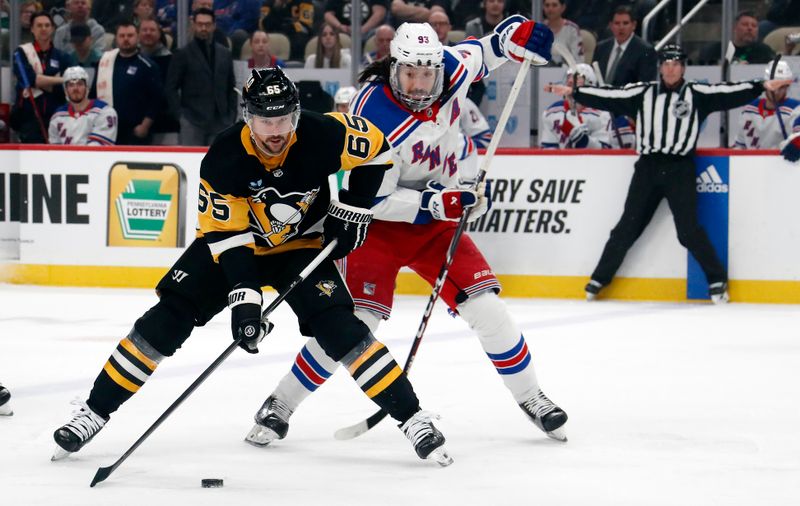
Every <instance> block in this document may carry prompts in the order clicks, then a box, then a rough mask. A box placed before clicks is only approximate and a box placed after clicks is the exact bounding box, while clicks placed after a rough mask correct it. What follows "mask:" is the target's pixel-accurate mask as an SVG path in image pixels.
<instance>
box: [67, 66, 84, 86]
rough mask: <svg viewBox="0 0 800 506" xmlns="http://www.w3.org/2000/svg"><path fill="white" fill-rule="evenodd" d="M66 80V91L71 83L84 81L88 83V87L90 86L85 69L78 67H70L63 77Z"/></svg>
mask: <svg viewBox="0 0 800 506" xmlns="http://www.w3.org/2000/svg"><path fill="white" fill-rule="evenodd" d="M62 77H63V78H64V89H65V90H66V89H67V83H68V82H70V81H81V80H82V81H83V82H84V83H86V86H89V74H87V73H86V70H84V68H83V67H80V66H78V65H76V66H74V67H69V68H67V70H65V71H64V74H63V75H62Z"/></svg>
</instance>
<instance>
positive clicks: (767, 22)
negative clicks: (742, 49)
mask: <svg viewBox="0 0 800 506" xmlns="http://www.w3.org/2000/svg"><path fill="white" fill-rule="evenodd" d="M782 26H800V2H797V1H792V0H772V1H771V2H770V6H769V10H768V11H767V16H766V19H762V20H761V21H759V23H758V40H759V41H761V40H764V37H766V36H767V35H769V32H771V31H773V30H775V29H777V28H780V27H782Z"/></svg>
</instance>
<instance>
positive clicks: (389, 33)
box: [363, 25, 394, 66]
mask: <svg viewBox="0 0 800 506" xmlns="http://www.w3.org/2000/svg"><path fill="white" fill-rule="evenodd" d="M393 38H394V28H393V27H392V25H381V26H379V27H378V28H377V29H376V30H375V50H374V51H370V52H369V53H367V54H365V55H364V61H363V63H364V65H365V66H366V65H369V64H370V63H372V62H374V61H375V60H380V59H381V58H385V57H387V56H389V47H390V46H391V43H392V39H393Z"/></svg>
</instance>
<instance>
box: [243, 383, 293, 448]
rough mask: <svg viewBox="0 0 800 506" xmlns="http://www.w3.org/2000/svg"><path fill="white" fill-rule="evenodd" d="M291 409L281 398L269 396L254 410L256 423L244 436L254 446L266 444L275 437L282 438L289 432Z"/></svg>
mask: <svg viewBox="0 0 800 506" xmlns="http://www.w3.org/2000/svg"><path fill="white" fill-rule="evenodd" d="M292 413H293V411H292V410H291V409H289V406H287V405H286V404H285V403H284V402H283V401H282V400H280V399H278V398H277V397H273V396H271V395H270V396H269V397H267V400H266V401H264V404H263V405H262V406H261V409H259V410H258V412H256V416H255V420H256V424H255V425H253V428H252V429H250V432H249V433H248V434H247V436H246V437H245V438H244V440H245V441H247V442H248V443H250V444H252V445H254V446H267V445H268V444H270V443H271V442H273V441H275V440H276V439H283V438H285V437H286V433H287V432H289V417H290V416H292Z"/></svg>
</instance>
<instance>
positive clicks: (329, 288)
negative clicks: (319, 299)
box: [315, 280, 336, 298]
mask: <svg viewBox="0 0 800 506" xmlns="http://www.w3.org/2000/svg"><path fill="white" fill-rule="evenodd" d="M315 286H316V287H317V289H318V290H319V291H320V292H322V293H320V294H319V295H320V296H323V295H327V296H328V298H330V296H331V295H333V291H334V290H336V283H334V282H333V281H331V280H325V281H320V282H319V283H317V284H316V285H315Z"/></svg>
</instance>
